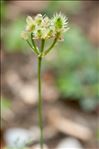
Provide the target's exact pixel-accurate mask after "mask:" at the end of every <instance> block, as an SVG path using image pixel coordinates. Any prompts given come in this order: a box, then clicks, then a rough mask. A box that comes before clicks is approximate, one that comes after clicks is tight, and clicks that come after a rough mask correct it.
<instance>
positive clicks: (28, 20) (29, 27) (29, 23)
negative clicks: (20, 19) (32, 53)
mask: <svg viewBox="0 0 99 149" xmlns="http://www.w3.org/2000/svg"><path fill="white" fill-rule="evenodd" d="M26 23H27V25H26V31H28V32H31V31H33V30H34V29H35V22H34V20H33V19H32V17H30V16H28V17H27V18H26Z"/></svg>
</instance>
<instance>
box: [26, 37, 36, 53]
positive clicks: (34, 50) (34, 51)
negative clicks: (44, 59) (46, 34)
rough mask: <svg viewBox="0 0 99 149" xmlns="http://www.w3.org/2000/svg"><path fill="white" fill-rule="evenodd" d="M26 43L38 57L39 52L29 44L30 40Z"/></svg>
mask: <svg viewBox="0 0 99 149" xmlns="http://www.w3.org/2000/svg"><path fill="white" fill-rule="evenodd" d="M26 41H27V43H28V45H29V46H30V47H31V49H32V50H33V52H34V53H35V54H37V55H38V53H37V52H36V51H35V49H34V48H33V47H32V45H31V43H30V42H29V40H26Z"/></svg>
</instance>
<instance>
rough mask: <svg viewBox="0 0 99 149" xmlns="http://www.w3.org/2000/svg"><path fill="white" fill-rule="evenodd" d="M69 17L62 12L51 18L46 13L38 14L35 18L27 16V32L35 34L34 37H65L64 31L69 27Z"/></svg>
mask: <svg viewBox="0 0 99 149" xmlns="http://www.w3.org/2000/svg"><path fill="white" fill-rule="evenodd" d="M67 20H68V19H67V17H66V16H65V15H63V14H61V13H59V14H57V13H56V14H55V15H54V16H53V17H52V18H51V19H50V18H49V17H47V16H46V15H44V16H42V14H38V15H36V16H35V17H34V18H32V17H31V16H28V17H27V18H26V23H27V24H26V28H25V32H29V33H32V34H33V39H50V38H53V37H55V38H58V40H60V39H61V38H62V37H63V34H64V32H66V31H67V29H68V21H67Z"/></svg>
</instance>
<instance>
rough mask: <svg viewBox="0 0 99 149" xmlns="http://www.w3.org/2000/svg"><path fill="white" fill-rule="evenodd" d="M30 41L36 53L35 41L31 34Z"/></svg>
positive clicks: (37, 52)
mask: <svg viewBox="0 0 99 149" xmlns="http://www.w3.org/2000/svg"><path fill="white" fill-rule="evenodd" d="M31 41H32V45H33V47H34V50H35V52H36V54H39V51H38V48H37V47H36V44H35V41H34V39H33V35H32V34H31Z"/></svg>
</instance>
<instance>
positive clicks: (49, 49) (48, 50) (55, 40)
mask: <svg viewBox="0 0 99 149" xmlns="http://www.w3.org/2000/svg"><path fill="white" fill-rule="evenodd" d="M57 39H58V38H55V39H54V41H53V43H52V45H51V46H50V47H49V48H48V49H47V50H46V51H45V52H44V55H43V56H45V55H47V53H49V52H50V51H51V49H52V48H53V47H54V45H55V44H56V42H57Z"/></svg>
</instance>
